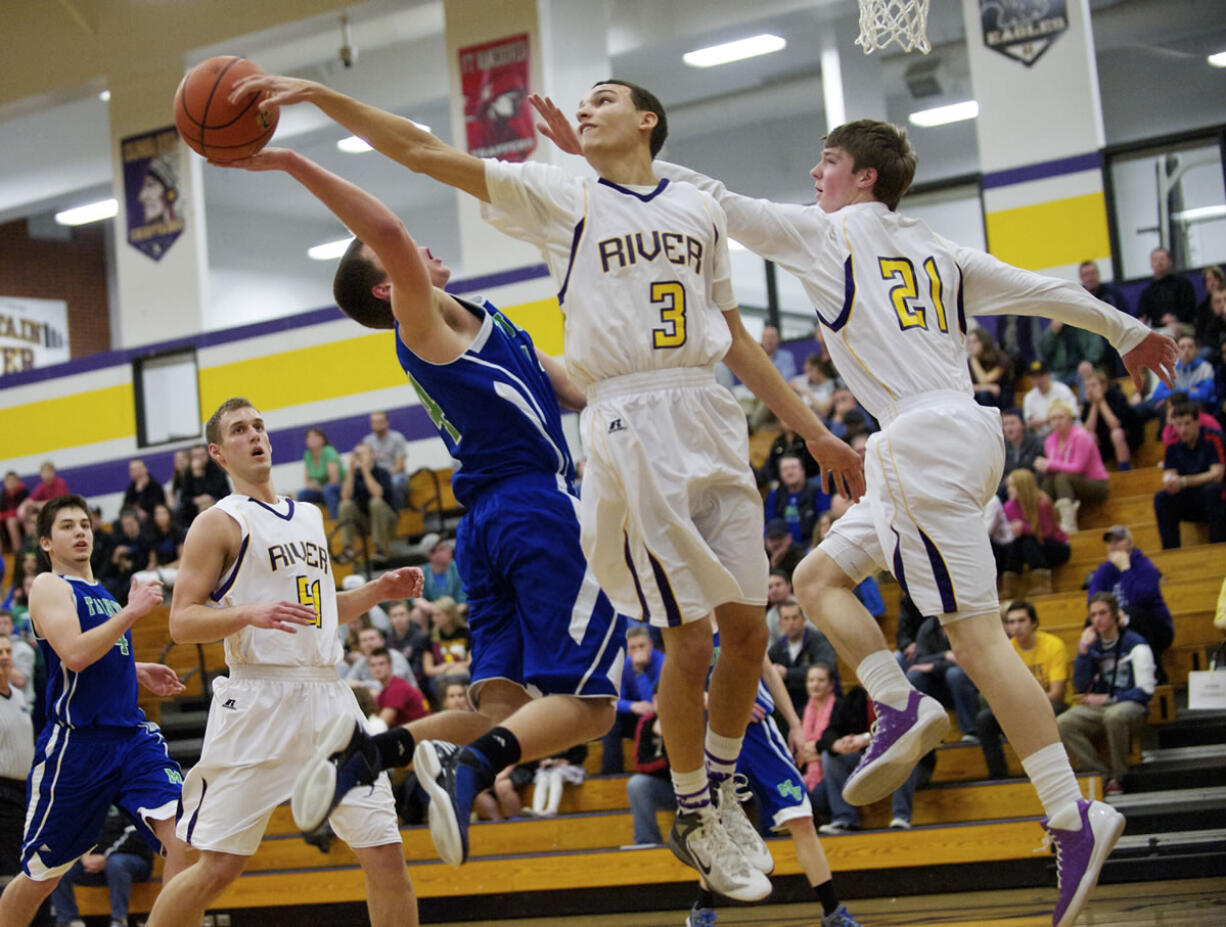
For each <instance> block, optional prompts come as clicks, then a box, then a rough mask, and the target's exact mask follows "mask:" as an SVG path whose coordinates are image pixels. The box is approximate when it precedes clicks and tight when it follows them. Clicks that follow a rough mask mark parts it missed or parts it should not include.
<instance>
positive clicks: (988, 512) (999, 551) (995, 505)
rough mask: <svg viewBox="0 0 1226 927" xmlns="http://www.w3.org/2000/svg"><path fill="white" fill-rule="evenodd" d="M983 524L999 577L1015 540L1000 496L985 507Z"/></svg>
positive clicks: (993, 498) (990, 500)
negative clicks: (1006, 553)
mask: <svg viewBox="0 0 1226 927" xmlns="http://www.w3.org/2000/svg"><path fill="white" fill-rule="evenodd" d="M1027 472H1029V471H1027ZM1005 479H1006V480H1007V479H1008V477H1005ZM983 524H984V526H985V527H986V528H987V529H988V543H989V544H991V545H992V557H993V559H994V560H995V561H996V573H997V575H999V574H1001V573H1004V571H1005V550H1006V548H1008V546H1009V545H1010V544H1012V543H1013V541H1014V540H1015V539H1014V537H1013V528H1012V527H1011V526H1010V524H1009V516H1008V515H1006V514H1005V506H1004V503H1002V502H1001V501H1000V497H999V496H993V497H992V498H991V499H989V500H988V504H987V505H985V506H984V507H983Z"/></svg>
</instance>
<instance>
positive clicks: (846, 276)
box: [817, 254, 856, 332]
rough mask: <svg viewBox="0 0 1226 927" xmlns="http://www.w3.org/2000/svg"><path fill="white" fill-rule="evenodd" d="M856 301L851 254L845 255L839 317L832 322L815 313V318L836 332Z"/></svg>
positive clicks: (843, 323)
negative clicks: (841, 303) (841, 304)
mask: <svg viewBox="0 0 1226 927" xmlns="http://www.w3.org/2000/svg"><path fill="white" fill-rule="evenodd" d="M855 302H856V276H855V271H854V269H853V267H852V263H851V255H850V254H849V255H847V260H846V261H844V262H843V308H842V310H841V311H840V312H839V317H838V318H837V319H835V320H834V321H833V322H827V321H826V320H825V319H823V318H822V314H821V313H820V312H819V313H818V314H817V320H818V321H819V322H821V323H822V324H823V325H825V326H826V327H827V328H828V329H830V330H831V331H832V332H837V331H838V330H839V329H840V328H842V327H843V326H844V325H846V324H847V320H848V318H850V317H851V307H852V306H853V305H854V304H855Z"/></svg>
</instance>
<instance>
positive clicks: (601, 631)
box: [456, 474, 626, 702]
mask: <svg viewBox="0 0 1226 927" xmlns="http://www.w3.org/2000/svg"><path fill="white" fill-rule="evenodd" d="M456 564H457V566H458V567H459V570H460V578H461V580H462V581H463V583H464V590H465V592H466V593H467V595H468V625H469V630H470V632H471V634H472V653H473V662H472V666H471V669H470V672H471V674H472V684H471V686H470V688H469V695H470V697H471V698H472V700H473V701H474V702H478V701H479V698H480V690H481V686H482V684H483V683H485V682H488V681H490V680H493V679H506V680H509V681H511V682H514V683H517V684H519V685H521V686H523V687H524V689H526V690H527V691H528V693H529V694H530V695H532V696H533V697H537V696H541V695H578V696H607V697H610V698H616V697H617V695H618V688H619V686H620V683H621V672H622V664H623V661H624V651H625V643H626V618H625V617H624V616H622V615H619V614H617V613H616V612H615V611H614V610H613V606H612V604H611V603H610V602H609V599H608V597H607V596H606V595H605V594H604V593H603V592H601V590H600V587H599V586H598V585H597V584H596V579H595V577H594V576H593V575H592V571H591V570H590V569H589V567H588V564H587V560H586V559H585V558H584V556H583V550H582V549H581V547H580V546H579V516H578V500H577V499H576V498H575V497H574V496H572V495H570V494H569V493H568V492H566V491H564V489H562V488H560V487H559V484H558V480H557V478H556V477H555V476H552V475H549V474H525V475H523V476H517V477H512V478H511V479H508V480H504V481H503V482H501V483H499V484H498V485H497V486H495V487H494V488H492V489H491V490H489V491H488V492H486V493H484V494H483V495H481V496H480V497H479V498H478V499H477V500H476V502H475V503H474V504H473V506H472V508H471V509H470V510H469V512H468V514H467V515H466V516H465V517H464V520H463V521H462V522H461V523H460V527H459V531H458V533H457V535H456Z"/></svg>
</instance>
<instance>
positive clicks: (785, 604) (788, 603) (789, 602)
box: [775, 596, 805, 616]
mask: <svg viewBox="0 0 1226 927" xmlns="http://www.w3.org/2000/svg"><path fill="white" fill-rule="evenodd" d="M775 607H776V608H778V609H780V610H782V609H785V608H799V609H800V614H801V615H802V616H803V615H804V613H805V610H804V607H803V606H802V605H801V604H800V603H799V602H797V601H796V599H795V598H793V597H792V596H788V597H787V598H786V599H784V600H783V601H782V602H780V603H779V604H778V605H776V606H775Z"/></svg>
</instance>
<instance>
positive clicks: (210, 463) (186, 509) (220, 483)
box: [178, 444, 230, 528]
mask: <svg viewBox="0 0 1226 927" xmlns="http://www.w3.org/2000/svg"><path fill="white" fill-rule="evenodd" d="M228 495H230V480H229V477H227V476H226V471H224V470H223V469H221V467H220V466H219V465H218V464H217V462H216V461H214V460H213V459H212V458H211V457H209V449H208V448H207V447H206V446H205V445H203V444H196V445H193V446H192V449H191V450H190V451H189V452H188V467H187V473H186V474H184V478H183V484H182V486H181V487H180V489H179V509H178V512H179V524H181V525H182V526H183V527H184V528H187V527H189V526H190V525H191V523H192V522H193V521H194V520H195V518H196V516H197V515H199V514H200V513H201V512H203V511H204V510H205V509H207V508H209V507H210V506H211V505H212V504H213V503H214V502H216V501H217V500H218V499H223V498H225V497H226V496H228Z"/></svg>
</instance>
